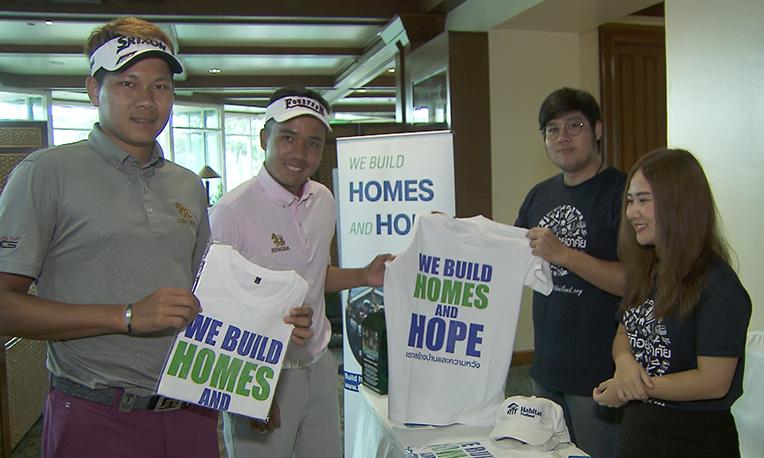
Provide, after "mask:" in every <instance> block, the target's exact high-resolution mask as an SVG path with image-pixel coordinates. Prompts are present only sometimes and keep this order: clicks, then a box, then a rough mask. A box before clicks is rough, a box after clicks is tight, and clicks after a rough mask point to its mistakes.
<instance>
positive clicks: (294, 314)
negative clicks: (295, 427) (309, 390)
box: [274, 305, 313, 414]
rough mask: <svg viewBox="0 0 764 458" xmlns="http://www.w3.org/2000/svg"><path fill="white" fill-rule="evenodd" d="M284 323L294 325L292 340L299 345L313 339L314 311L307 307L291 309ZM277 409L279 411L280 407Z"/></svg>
mask: <svg viewBox="0 0 764 458" xmlns="http://www.w3.org/2000/svg"><path fill="white" fill-rule="evenodd" d="M284 323H286V324H291V325H294V327H293V328H292V336H291V340H292V342H294V343H296V344H297V345H300V346H302V345H305V342H307V341H308V339H310V338H311V337H313V331H312V330H311V329H310V327H311V326H312V325H313V309H312V308H310V307H309V306H307V305H303V306H302V307H295V308H292V309H289V315H287V316H285V317H284ZM274 404H275V403H274ZM276 409H277V410H278V407H276ZM277 414H278V412H277Z"/></svg>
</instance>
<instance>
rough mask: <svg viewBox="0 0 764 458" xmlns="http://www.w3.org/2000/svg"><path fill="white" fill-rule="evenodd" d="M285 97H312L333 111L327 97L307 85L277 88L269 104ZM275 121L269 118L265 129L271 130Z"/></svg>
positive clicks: (329, 111)
mask: <svg viewBox="0 0 764 458" xmlns="http://www.w3.org/2000/svg"><path fill="white" fill-rule="evenodd" d="M284 97H310V98H311V99H314V100H316V101H317V102H318V103H320V104H321V106H323V107H324V109H325V110H326V112H327V113H331V111H332V110H331V108H329V102H327V101H326V99H324V98H323V97H322V96H321V94H319V93H318V92H316V91H314V90H312V89H308V88H306V87H305V86H286V87H282V88H281V89H278V90H276V92H274V93H273V95H272V96H271V98H270V100H268V105H270V104H272V103H273V102H275V101H276V100H278V99H283V98H284ZM274 122H276V121H275V120H274V119H269V120H268V122H266V123H265V130H266V131H267V132H270V131H271V126H272V125H273V123H274Z"/></svg>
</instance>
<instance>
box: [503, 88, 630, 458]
mask: <svg viewBox="0 0 764 458" xmlns="http://www.w3.org/2000/svg"><path fill="white" fill-rule="evenodd" d="M539 129H540V130H541V135H542V137H543V139H544V146H545V148H546V152H547V155H548V156H549V160H551V161H552V163H554V165H556V166H557V167H558V168H559V169H560V171H561V172H562V173H561V174H559V175H556V176H553V177H552V178H549V179H547V180H545V181H543V182H541V183H539V184H537V185H536V186H534V187H533V189H531V191H530V192H529V193H528V195H527V196H526V198H525V201H524V202H523V205H522V207H521V208H520V213H519V215H518V217H517V220H516V221H515V225H516V226H520V227H525V228H529V229H530V231H529V232H528V238H529V239H530V244H531V247H532V248H533V253H534V254H536V255H538V256H541V257H542V258H544V259H545V260H547V261H549V262H550V264H552V275H553V277H554V290H553V292H552V294H551V295H549V296H543V295H541V294H538V293H534V296H533V328H534V347H535V350H534V359H533V365H532V367H531V377H532V378H533V382H534V391H535V393H536V394H537V395H538V396H543V397H546V398H549V399H552V400H554V401H555V402H557V403H558V404H560V405H561V406H562V407H563V410H564V412H565V418H566V421H567V423H568V427H569V429H570V432H571V436H572V438H573V441H574V442H575V443H576V444H577V445H578V446H579V447H580V448H581V449H582V450H584V451H586V452H587V453H589V454H590V455H591V456H592V457H593V458H600V457H607V458H609V457H612V456H615V455H616V450H617V443H618V423H617V418H616V417H617V414H618V412H617V411H616V410H612V409H611V410H608V409H605V408H602V407H601V406H598V405H597V404H596V403H595V402H594V401H593V400H592V397H591V393H592V389H593V388H594V387H595V386H597V385H598V384H599V383H600V382H601V381H602V380H606V379H607V378H610V377H611V376H612V373H613V363H612V357H611V351H610V349H611V346H612V343H613V337H614V336H615V331H616V327H617V323H616V310H617V307H618V302H619V299H620V298H619V297H618V296H620V295H621V294H622V293H623V288H624V283H625V274H624V270H623V266H622V265H621V263H620V262H618V256H617V240H618V223H619V219H620V208H621V197H622V195H623V189H624V185H625V180H626V176H625V175H624V174H623V173H622V172H620V171H618V170H616V169H613V168H610V167H608V166H607V165H606V164H605V162H604V157H603V155H602V153H601V151H600V139H601V138H602V120H601V116H600V109H599V106H598V105H597V102H596V101H595V99H594V97H592V95H591V94H589V93H587V92H585V91H582V90H579V89H571V88H562V89H558V90H556V91H554V92H552V93H551V94H550V95H549V96H547V98H546V99H545V100H544V102H543V103H542V104H541V109H540V112H539Z"/></svg>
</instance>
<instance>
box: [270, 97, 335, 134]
mask: <svg viewBox="0 0 764 458" xmlns="http://www.w3.org/2000/svg"><path fill="white" fill-rule="evenodd" d="M304 115H308V116H313V117H314V118H318V120H320V121H321V122H322V123H324V125H325V126H326V128H327V129H329V131H331V130H332V126H330V125H329V112H328V110H327V109H326V108H324V106H323V105H322V104H321V102H319V101H318V100H316V99H314V98H313V97H304V96H296V95H287V96H284V97H282V98H280V99H278V100H275V101H273V103H271V104H270V105H268V108H266V109H265V122H268V120H269V119H275V120H276V121H278V122H286V121H289V120H290V119H292V118H296V117H298V116H304Z"/></svg>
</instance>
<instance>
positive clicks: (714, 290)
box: [593, 150, 751, 458]
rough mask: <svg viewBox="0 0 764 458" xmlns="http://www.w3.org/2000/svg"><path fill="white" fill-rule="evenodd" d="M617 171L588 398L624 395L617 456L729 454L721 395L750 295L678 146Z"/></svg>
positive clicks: (731, 390) (731, 372) (736, 391)
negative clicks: (617, 279) (599, 365)
mask: <svg viewBox="0 0 764 458" xmlns="http://www.w3.org/2000/svg"><path fill="white" fill-rule="evenodd" d="M627 183H628V185H627V191H626V193H625V197H624V203H623V213H622V218H621V221H622V224H621V228H620V234H619V242H618V248H619V254H620V256H621V257H622V260H623V262H624V264H625V266H626V271H627V287H626V294H625V295H624V299H623V304H622V307H621V324H620V326H619V327H618V331H617V334H616V337H615V340H614V341H613V359H614V361H615V365H616V370H615V374H614V376H613V378H611V379H609V380H606V381H604V382H602V383H601V384H600V385H599V386H597V387H595V388H594V393H593V396H594V399H595V400H596V401H597V402H598V403H600V404H602V405H607V406H610V407H618V406H621V405H624V404H626V407H625V409H624V412H623V423H622V431H621V449H620V453H619V456H621V457H645V456H651V457H660V456H665V457H672V458H674V457H682V456H692V457H700V456H709V457H711V456H713V457H736V456H740V454H739V450H738V448H739V447H738V437H737V429H736V427H735V422H734V419H733V418H732V414H731V413H730V407H731V406H732V403H733V402H734V401H735V400H736V399H737V398H738V397H740V395H741V394H742V383H743V356H744V351H745V337H746V336H745V333H746V329H747V328H748V322H749V320H750V317H751V301H750V298H749V296H748V293H747V292H746V291H745V289H744V288H743V286H742V285H741V284H740V280H739V279H738V277H737V275H736V274H735V272H734V271H733V270H732V268H731V267H730V265H729V254H728V250H727V245H726V242H725V241H724V238H723V236H722V235H721V233H720V231H719V228H718V223H717V215H716V208H715V204H714V199H713V196H712V194H711V189H710V186H709V184H708V180H707V179H706V176H705V174H704V173H703V169H702V167H701V166H700V164H699V163H698V161H697V159H695V157H694V156H693V155H692V154H690V153H689V152H687V151H684V150H658V151H654V152H652V153H650V154H647V155H646V156H644V157H642V158H641V159H640V160H639V161H638V162H637V163H636V164H635V165H634V167H633V168H632V170H631V173H630V174H629V178H628V182H627Z"/></svg>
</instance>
